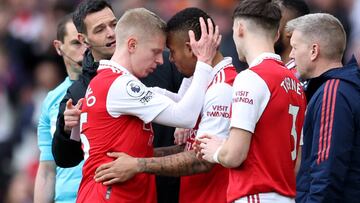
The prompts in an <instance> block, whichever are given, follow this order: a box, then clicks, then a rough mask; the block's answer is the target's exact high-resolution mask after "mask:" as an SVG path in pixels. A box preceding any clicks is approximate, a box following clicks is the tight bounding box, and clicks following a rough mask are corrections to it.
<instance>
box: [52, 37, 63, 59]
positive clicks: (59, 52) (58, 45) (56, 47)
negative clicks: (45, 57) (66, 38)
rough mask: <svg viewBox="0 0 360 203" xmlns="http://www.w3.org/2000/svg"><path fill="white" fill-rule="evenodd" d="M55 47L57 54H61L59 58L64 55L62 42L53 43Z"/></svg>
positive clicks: (55, 41)
mask: <svg viewBox="0 0 360 203" xmlns="http://www.w3.org/2000/svg"><path fill="white" fill-rule="evenodd" d="M53 45H54V47H55V50H56V53H57V54H59V56H62V53H61V50H60V49H61V45H62V42H61V41H60V40H57V39H56V40H54V41H53Z"/></svg>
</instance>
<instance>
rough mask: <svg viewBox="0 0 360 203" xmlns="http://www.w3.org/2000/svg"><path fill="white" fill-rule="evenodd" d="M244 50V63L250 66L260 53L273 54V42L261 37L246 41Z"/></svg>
mask: <svg viewBox="0 0 360 203" xmlns="http://www.w3.org/2000/svg"><path fill="white" fill-rule="evenodd" d="M245 50H246V53H245V58H246V62H247V63H248V64H250V63H251V62H253V61H254V60H255V59H256V57H258V56H259V55H260V54H262V53H265V52H268V53H275V50H274V41H273V40H270V39H267V38H261V37H259V38H257V39H254V40H248V43H247V44H246V45H245Z"/></svg>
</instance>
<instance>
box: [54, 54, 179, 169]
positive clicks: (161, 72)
mask: <svg viewBox="0 0 360 203" xmlns="http://www.w3.org/2000/svg"><path fill="white" fill-rule="evenodd" d="M163 57H164V64H163V65H160V66H158V67H157V69H156V70H155V71H154V72H153V73H152V74H150V75H149V76H148V77H147V78H144V79H142V82H143V83H144V84H145V85H147V86H158V87H161V88H165V89H167V90H169V91H172V92H177V90H178V89H179V87H180V85H181V81H182V78H183V76H182V75H181V74H180V73H179V72H178V71H177V69H176V67H175V65H174V64H172V63H170V62H169V60H168V58H169V53H168V52H164V56H163ZM98 66H99V63H98V62H94V58H93V57H92V55H91V52H90V51H89V50H87V51H86V53H85V57H84V60H83V73H82V75H80V77H79V80H77V81H75V82H74V83H73V84H72V85H71V86H70V87H69V89H68V90H67V92H66V95H65V97H64V98H63V100H62V101H61V103H60V107H59V114H58V119H57V123H56V131H55V133H54V138H53V142H52V153H53V156H54V160H55V162H56V165H58V166H60V167H62V168H68V167H74V166H76V165H78V164H79V163H80V162H81V161H82V160H83V159H84V154H83V150H82V148H81V142H77V141H74V140H71V139H70V134H69V133H67V132H65V131H64V126H65V122H64V111H65V106H66V102H67V101H68V100H69V99H70V98H71V99H72V100H73V105H75V104H76V103H77V101H78V100H79V99H81V98H83V97H84V96H85V92H86V89H87V86H88V84H89V83H90V80H91V79H92V78H93V77H94V76H95V75H96V70H97V67H98ZM153 129H154V134H155V140H154V146H155V147H158V146H168V145H171V144H172V143H173V132H174V128H170V127H165V126H161V125H157V124H153Z"/></svg>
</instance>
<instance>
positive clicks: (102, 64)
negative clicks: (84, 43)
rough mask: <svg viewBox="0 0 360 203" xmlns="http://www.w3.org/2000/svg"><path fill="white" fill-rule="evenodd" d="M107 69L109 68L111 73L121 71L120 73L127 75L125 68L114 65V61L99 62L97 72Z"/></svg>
mask: <svg viewBox="0 0 360 203" xmlns="http://www.w3.org/2000/svg"><path fill="white" fill-rule="evenodd" d="M107 68H110V69H112V70H113V71H122V72H125V73H129V71H128V70H127V69H126V68H124V67H123V66H121V65H120V64H118V63H116V62H115V61H112V60H100V62H99V68H98V71H100V70H104V69H107Z"/></svg>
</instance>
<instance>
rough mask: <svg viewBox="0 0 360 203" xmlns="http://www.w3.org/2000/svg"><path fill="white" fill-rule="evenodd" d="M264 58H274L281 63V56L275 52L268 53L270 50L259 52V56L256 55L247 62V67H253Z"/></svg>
mask: <svg viewBox="0 0 360 203" xmlns="http://www.w3.org/2000/svg"><path fill="white" fill-rule="evenodd" d="M265 59H272V60H276V61H279V62H281V63H282V61H281V57H280V56H279V55H277V54H274V53H270V52H264V53H262V54H260V55H259V56H257V57H256V58H255V59H254V60H253V61H252V62H251V63H250V64H249V68H251V67H254V66H257V65H259V64H260V63H261V62H262V61H263V60H265Z"/></svg>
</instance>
